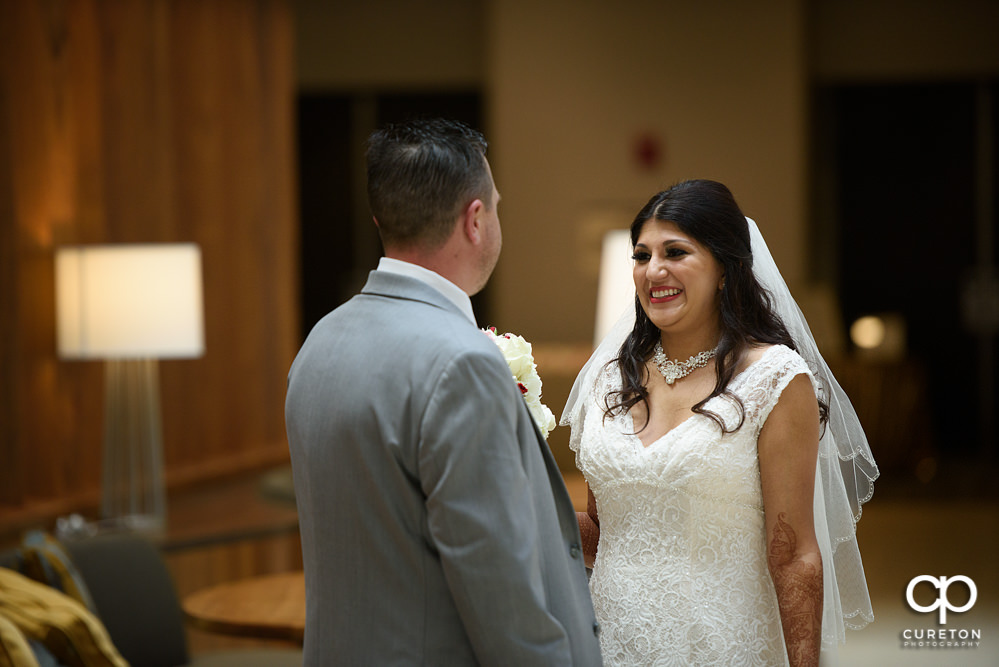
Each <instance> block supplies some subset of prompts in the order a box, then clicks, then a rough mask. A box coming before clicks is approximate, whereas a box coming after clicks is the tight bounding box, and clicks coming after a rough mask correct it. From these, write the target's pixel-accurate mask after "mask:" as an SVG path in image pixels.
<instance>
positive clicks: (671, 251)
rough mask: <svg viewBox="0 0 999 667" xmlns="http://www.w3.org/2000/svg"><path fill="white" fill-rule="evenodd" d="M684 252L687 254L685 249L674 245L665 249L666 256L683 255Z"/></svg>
mask: <svg viewBox="0 0 999 667" xmlns="http://www.w3.org/2000/svg"><path fill="white" fill-rule="evenodd" d="M686 254H687V251H686V250H684V249H683V248H675V247H674V248H668V249H667V250H666V256H667V257H683V256H684V255H686Z"/></svg>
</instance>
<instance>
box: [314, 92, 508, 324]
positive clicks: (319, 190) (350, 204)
mask: <svg viewBox="0 0 999 667" xmlns="http://www.w3.org/2000/svg"><path fill="white" fill-rule="evenodd" d="M435 116H444V117H448V118H454V119H456V120H460V121H462V122H465V123H467V124H468V125H470V126H471V127H474V128H476V129H478V130H480V131H481V130H483V127H482V102H481V94H480V93H479V92H478V91H457V92H456V91H446V92H418V93H395V92H385V93H345V92H333V91H306V92H302V93H300V94H299V96H298V171H299V174H298V179H299V218H300V221H301V252H300V256H301V278H300V279H301V311H302V321H301V337H302V338H303V339H304V338H305V336H306V335H307V334H308V332H309V331H310V330H311V329H312V327H313V326H314V325H315V324H316V322H318V321H319V320H320V319H321V318H322V317H323V316H324V315H326V313H328V312H329V311H331V310H332V309H334V308H336V307H337V306H338V305H340V304H341V303H343V302H344V301H346V300H347V299H349V298H350V297H351V296H352V295H353V294H355V293H356V292H357V290H358V289H360V287H361V286H362V285H363V284H364V280H365V278H366V276H367V273H368V271H370V270H372V269H374V268H375V266H376V265H377V263H378V258H379V257H380V256H381V247H380V244H379V242H378V235H377V232H376V230H375V228H374V225H373V224H372V222H371V218H370V215H369V213H368V210H367V202H366V199H365V196H364V187H365V176H364V143H365V141H366V139H367V136H368V135H369V134H370V133H371V132H372V131H373V130H374V129H376V128H377V127H380V126H382V125H384V124H386V123H392V122H400V121H403V120H407V119H410V118H418V117H435ZM487 138H488V135H487ZM472 304H473V307H474V308H475V313H476V315H477V316H478V317H479V320H480V321H489V317H488V316H489V312H488V287H487V288H486V290H483V292H482V293H480V294H478V295H476V296H475V297H473V299H472Z"/></svg>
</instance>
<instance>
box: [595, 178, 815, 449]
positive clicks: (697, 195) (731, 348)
mask: <svg viewBox="0 0 999 667" xmlns="http://www.w3.org/2000/svg"><path fill="white" fill-rule="evenodd" d="M650 220H661V221H664V222H666V221H668V222H672V223H675V224H676V226H677V227H678V228H679V229H680V231H681V232H683V233H684V234H686V235H688V236H690V237H692V238H693V239H695V240H697V241H698V242H699V243H700V244H701V245H703V246H704V247H706V248H707V249H708V250H709V251H710V252H711V254H712V256H714V258H715V259H716V260H717V261H718V263H719V264H721V267H722V271H723V275H724V276H725V280H724V286H723V288H722V290H721V302H720V311H721V313H720V315H721V316H720V318H719V320H720V327H721V337H720V339H719V341H718V353H717V356H716V357H715V386H714V389H713V390H712V391H711V394H710V395H709V396H708V397H707V398H705V399H704V400H703V401H701V402H700V403H698V404H697V405H695V406H694V407H693V408H692V411H693V412H695V413H697V414H702V415H705V416H706V417H709V418H710V419H711V420H713V421H714V422H715V423H716V424H718V426H719V427H720V428H721V430H722V432H723V433H734V432H735V431H738V430H739V429H740V428H741V427H742V424H743V423H744V422H745V418H746V412H745V407H744V406H743V404H742V401H741V400H740V399H739V397H738V396H736V395H735V394H733V393H732V392H730V391H729V390H728V384H729V382H730V381H731V380H732V377H733V376H734V375H735V369H736V367H737V366H738V362H739V359H740V358H741V356H742V355H743V353H744V352H745V351H746V350H748V349H749V347H750V346H752V345H759V344H766V345H786V346H787V347H789V348H791V349H792V350H796V348H795V345H794V341H793V340H792V339H791V334H789V333H788V331H787V327H785V326H784V323H783V322H782V321H781V319H780V317H779V316H778V315H777V313H776V312H775V311H774V306H773V300H772V298H771V296H770V293H769V292H767V291H766V290H765V289H764V288H763V287H762V286H761V285H760V284H759V282H757V280H756V276H755V275H754V274H753V253H752V250H751V249H750V248H751V246H750V238H749V225H748V223H747V222H746V216H745V215H743V213H742V210H741V209H740V208H739V205H738V204H736V202H735V198H734V197H733V196H732V193H731V192H730V191H729V189H728V188H727V187H725V186H724V185H722V184H721V183H717V182H715V181H709V180H703V179H699V180H689V181H682V182H680V183H677V184H676V185H673V186H672V187H670V188H669V189H667V190H663V191H662V192H660V193H658V194H656V195H655V196H653V197H652V199H650V200H649V202H648V203H647V204H646V205H645V206H644V207H643V208H642V210H641V211H639V212H638V215H637V216H635V220H634V222H632V223H631V245H632V247H634V246H635V244H637V243H638V237H639V235H640V234H641V232H642V228H643V227H644V226H645V223H646V222H648V221H650ZM660 335H661V334H660V331H659V328H658V327H657V326H656V325H655V324H653V323H652V320H650V319H649V317H648V315H646V313H645V310H644V309H643V308H642V304H641V302H640V301H639V299H638V296H637V295H636V296H635V326H634V328H633V329H632V330H631V333H630V334H628V337H627V338H626V339H625V341H624V343H623V344H622V345H621V349H620V351H619V353H618V356H617V358H615V359H612V360H611V361H610V362H608V363H609V364H610V365H613V364H617V366H618V367H619V368H620V371H621V380H622V383H621V389H620V390H619V391H613V392H610V393H609V394H607V396H606V397H605V398H604V404H605V407H606V410H605V416H607V417H610V416H613V415H614V414H622V413H624V412H626V411H628V410H630V409H631V408H632V406H634V405H636V404H637V403H639V402H641V403H644V404H645V408H646V415H648V414H650V413H651V410H650V409H649V392H648V389H646V387H645V370H646V362H647V360H648V359H649V357H651V356H652V350H653V348H654V347H655V344H656V341H658V340H660ZM715 396H724V397H726V398H727V399H729V400H730V401H732V402H733V403H734V404H735V405H736V406H737V407H738V410H739V415H740V417H739V423H738V424H736V425H735V427H734V428H729V427H728V426H727V425H726V424H725V422H724V421H723V420H722V418H721V417H720V416H719V415H718V414H716V413H714V412H712V411H710V410H706V409H704V405H705V404H706V403H707V402H708V401H709V400H711V399H712V398H714V397H715ZM819 412H820V417H821V420H822V423H825V422H826V420H827V418H828V406H827V405H825V404H824V403H822V402H820V405H819ZM647 425H648V419H647V418H646V424H645V425H643V426H642V428H641V429H638V430H639V431H641V430H643V429H644V428H645V426H647Z"/></svg>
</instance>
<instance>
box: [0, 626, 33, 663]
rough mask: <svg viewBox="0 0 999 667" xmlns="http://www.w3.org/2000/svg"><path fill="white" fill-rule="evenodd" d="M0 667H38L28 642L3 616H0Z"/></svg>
mask: <svg viewBox="0 0 999 667" xmlns="http://www.w3.org/2000/svg"><path fill="white" fill-rule="evenodd" d="M0 667H38V660H36V659H35V654H34V652H32V650H31V647H30V646H28V640H27V639H25V637H24V635H23V634H22V633H21V631H20V630H18V629H17V626H16V625H14V624H13V623H11V622H10V621H9V620H8V619H7V618H6V617H5V616H4V615H3V614H0Z"/></svg>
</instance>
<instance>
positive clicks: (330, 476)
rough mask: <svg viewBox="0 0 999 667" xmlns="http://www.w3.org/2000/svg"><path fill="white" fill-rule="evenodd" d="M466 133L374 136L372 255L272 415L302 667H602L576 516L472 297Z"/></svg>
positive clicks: (477, 227)
mask: <svg viewBox="0 0 999 667" xmlns="http://www.w3.org/2000/svg"><path fill="white" fill-rule="evenodd" d="M485 149H486V142H485V140H484V139H483V138H482V136H481V135H480V134H479V133H478V132H475V131H473V130H471V129H469V128H468V127H466V126H464V125H461V124H459V123H455V122H451V121H444V120H435V121H417V122H412V123H408V124H405V125H399V126H392V127H388V128H386V129H384V130H380V131H378V132H375V133H374V134H373V135H372V136H371V138H370V140H369V145H368V155H367V159H368V197H369V203H370V205H371V210H372V213H373V215H374V219H375V224H376V225H377V226H378V231H379V234H380V235H381V239H382V244H383V247H384V249H385V257H383V258H382V259H381V261H380V262H379V264H378V268H377V270H375V271H372V272H371V274H370V276H369V278H368V282H367V284H366V285H365V286H364V288H363V289H362V290H361V292H360V294H358V295H356V296H355V297H354V298H353V299H351V300H350V301H349V302H347V303H346V304H344V305H343V306H341V307H339V308H337V309H336V310H334V311H333V312H331V313H330V314H329V315H327V316H326V317H325V318H324V319H323V320H322V321H320V322H319V323H318V324H317V325H316V327H315V328H314V329H313V330H312V332H311V333H310V334H309V337H308V339H307V340H306V341H305V344H304V345H303V346H302V349H301V350H300V352H299V354H298V356H297V358H296V359H295V362H294V364H293V365H292V367H291V372H290V374H289V380H288V395H287V402H286V406H285V417H286V422H287V429H288V442H289V446H290V448H291V460H292V467H293V470H294V476H295V494H296V497H297V502H298V511H299V521H300V526H301V534H302V553H303V558H304V563H305V582H306V601H307V614H306V624H305V664H306V665H324V666H325V665H476V664H484V665H517V666H518V667H525V666H528V665H538V666H542V665H543V666H545V667H549V666H553V665H599V664H600V649H599V644H598V641H597V637H596V634H597V631H598V627H597V625H596V621H595V619H594V614H593V607H592V603H591V602H590V596H589V591H588V589H587V582H586V574H585V569H584V565H583V561H582V556H581V550H580V547H579V543H580V539H579V530H578V528H577V523H576V517H575V514H574V512H573V508H572V505H571V503H570V501H569V496H568V494H567V492H566V489H565V486H564V484H563V483H562V478H561V476H560V474H559V471H558V468H557V467H556V464H555V461H554V459H553V458H552V456H551V453H550V452H549V451H548V447H547V445H546V443H545V442H544V440H543V438H542V437H541V435H540V433H539V431H538V430H537V427H536V426H535V425H534V422H533V420H532V418H531V415H530V414H529V413H528V410H527V406H526V405H525V403H524V401H523V399H522V398H521V395H520V392H519V390H518V389H517V388H516V386H515V384H514V382H513V380H512V378H511V375H510V370H509V368H508V367H507V365H506V363H505V361H504V360H503V356H502V355H501V354H500V352H499V349H498V348H497V347H496V345H495V344H494V343H493V342H492V341H491V340H490V339H489V338H488V337H486V335H484V334H483V333H482V332H481V331H479V330H478V328H477V327H476V324H475V318H474V316H473V314H472V307H471V302H470V301H469V297H468V295H470V294H475V293H476V292H478V291H479V290H481V289H482V288H483V287H484V286H485V284H486V281H487V280H488V279H489V276H490V274H491V273H492V271H493V268H494V267H495V266H496V261H497V259H498V257H499V253H500V246H501V243H502V235H501V232H500V222H499V217H498V215H497V210H496V207H497V204H498V202H499V193H498V192H497V191H496V188H495V186H494V185H493V179H492V173H491V171H490V168H489V163H488V162H487V160H486V158H485Z"/></svg>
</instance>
